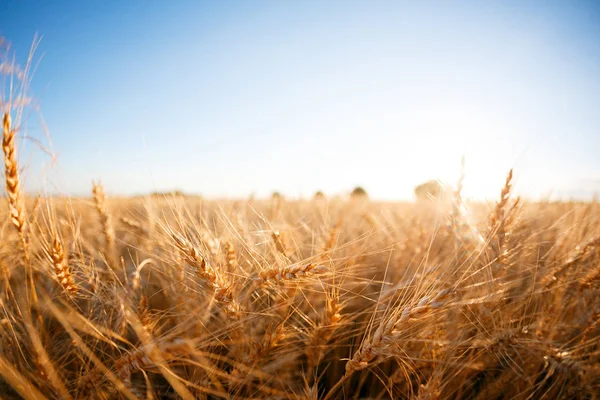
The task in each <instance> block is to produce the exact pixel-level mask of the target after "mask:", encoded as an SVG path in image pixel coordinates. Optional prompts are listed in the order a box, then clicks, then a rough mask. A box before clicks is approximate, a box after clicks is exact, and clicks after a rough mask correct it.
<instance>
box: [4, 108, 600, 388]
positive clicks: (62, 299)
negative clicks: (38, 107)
mask: <svg viewBox="0 0 600 400" xmlns="http://www.w3.org/2000/svg"><path fill="white" fill-rule="evenodd" d="M3 127H4V129H3V150H4V161H5V183H6V188H7V193H8V197H7V199H6V200H4V201H2V202H1V204H0V210H1V213H2V217H1V218H2V229H1V230H0V232H1V235H2V244H1V247H0V286H1V289H0V301H1V303H0V396H1V397H2V398H5V399H9V398H27V399H42V398H51V399H58V398H62V399H69V398H93V399H118V398H128V399H134V398H142V399H161V398H183V399H194V398H215V399H216V398H240V399H250V398H255V399H261V398H264V399H267V398H268V399H386V398H400V399H493V398H506V399H509V398H510V399H538V398H582V399H588V398H589V399H592V398H597V394H598V393H599V392H600V364H599V361H600V347H599V339H600V325H599V323H598V322H599V316H600V291H599V286H600V255H599V251H600V206H599V205H598V204H597V203H551V202H544V203H528V202H525V201H521V200H520V199H518V198H516V197H515V196H513V195H512V194H511V185H512V171H511V172H510V173H509V174H508V176H507V180H506V182H504V183H503V182H498V200H497V202H495V203H489V204H483V203H482V204H465V203H464V202H463V201H462V199H461V194H460V186H461V185H460V182H459V184H458V185H457V189H456V190H455V191H454V192H453V193H451V194H449V196H441V197H439V198H433V197H432V198H429V199H422V200H420V201H417V202H415V203H403V204H400V203H398V204H394V203H379V202H375V201H370V200H369V199H368V198H367V197H365V196H355V197H352V198H341V197H340V198H333V199H327V198H324V197H323V196H319V197H316V198H315V199H312V200H294V201H287V200H286V199H284V198H282V197H278V196H276V197H273V198H272V199H270V200H254V199H249V200H238V201H233V200H231V201H229V200H223V201H207V200H203V199H201V198H199V197H191V196H189V197H186V196H181V195H152V196H146V197H138V198H131V199H125V198H111V197H107V196H106V195H105V189H104V188H103V186H102V185H101V184H100V183H96V184H94V185H93V187H90V196H89V198H66V197H50V198H31V197H27V196H26V195H25V194H24V192H23V191H22V189H21V184H20V176H19V173H20V170H19V168H18V161H17V157H16V154H15V148H16V147H15V143H14V141H15V135H14V130H13V129H12V127H11V125H10V118H9V117H8V115H6V116H5V118H4V125H3Z"/></svg>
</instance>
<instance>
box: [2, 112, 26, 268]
mask: <svg viewBox="0 0 600 400" xmlns="http://www.w3.org/2000/svg"><path fill="white" fill-rule="evenodd" d="M15 137H16V132H15V130H14V129H13V128H12V127H11V120H10V114H9V113H4V119H3V124H2V150H3V151H4V173H5V181H6V194H7V195H8V206H9V210H10V221H11V223H12V225H13V226H14V227H15V228H16V230H17V232H18V234H19V238H20V240H21V244H22V246H23V254H24V257H25V259H26V260H28V259H29V243H28V238H27V225H26V218H25V203H24V201H23V193H22V192H21V181H20V178H19V164H18V161H17V147H16V144H15Z"/></svg>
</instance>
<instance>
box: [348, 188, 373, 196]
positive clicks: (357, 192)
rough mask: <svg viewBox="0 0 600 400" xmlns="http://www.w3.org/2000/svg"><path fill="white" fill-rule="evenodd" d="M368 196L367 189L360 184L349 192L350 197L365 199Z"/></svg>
mask: <svg viewBox="0 0 600 400" xmlns="http://www.w3.org/2000/svg"><path fill="white" fill-rule="evenodd" d="M368 197H369V195H368V194H367V191H366V190H365V189H363V188H362V187H360V186H357V187H355V188H354V190H352V193H350V198H351V199H366V198H368Z"/></svg>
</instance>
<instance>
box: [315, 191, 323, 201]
mask: <svg viewBox="0 0 600 400" xmlns="http://www.w3.org/2000/svg"><path fill="white" fill-rule="evenodd" d="M314 199H315V200H325V195H324V194H323V192H321V191H318V192H317V193H315V197H314Z"/></svg>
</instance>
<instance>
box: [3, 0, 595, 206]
mask: <svg viewBox="0 0 600 400" xmlns="http://www.w3.org/2000/svg"><path fill="white" fill-rule="evenodd" d="M36 33H38V34H40V35H42V41H41V43H40V46H39V48H38V51H37V53H36V54H37V58H36V59H37V60H39V66H38V67H37V70H36V72H35V75H34V77H33V83H32V88H31V94H32V95H33V96H34V97H35V99H36V100H37V102H38V103H39V106H40V107H41V112H42V114H43V116H44V118H45V121H46V123H47V126H48V128H49V131H50V134H51V137H52V140H53V148H54V151H55V152H56V153H57V154H58V166H56V165H54V164H52V165H50V163H49V159H48V158H47V157H45V156H43V154H40V153H41V152H40V151H39V150H37V149H36V146H34V145H33V144H31V143H28V144H27V145H26V147H25V148H24V149H22V152H21V155H22V157H23V158H24V161H25V162H27V163H28V166H29V168H26V170H25V174H26V182H27V187H28V188H29V190H36V189H39V188H43V187H44V186H45V187H46V189H47V190H48V191H49V192H57V191H58V192H61V193H69V194H82V193H89V192H90V190H91V180H92V179H101V180H102V181H103V183H104V185H105V187H106V189H107V191H108V192H109V193H113V194H116V193H120V194H134V193H144V192H149V191H162V190H174V189H180V190H183V191H186V192H191V193H201V194H203V195H205V196H209V197H219V196H236V197H238V196H246V195H248V194H250V193H255V194H256V195H258V196H262V195H267V194H269V193H271V192H272V191H274V190H278V191H280V192H282V193H284V194H286V195H289V196H300V195H304V196H309V195H311V194H312V193H314V192H315V191H316V190H319V189H320V190H323V191H325V193H336V192H343V191H348V190H350V189H351V188H352V187H354V186H355V185H362V186H364V187H365V188H366V189H367V191H368V192H369V193H370V194H371V196H372V197H376V198H381V199H395V198H398V199H402V198H410V196H411V195H412V190H413V187H414V186H415V185H416V184H418V183H421V182H422V181H424V180H427V179H431V178H441V179H444V180H448V181H450V182H452V181H455V180H456V178H457V176H458V171H459V165H460V158H461V156H462V155H463V154H465V156H466V173H467V175H466V182H465V185H466V186H465V192H466V193H467V194H468V195H471V196H474V197H483V196H486V197H495V196H497V195H498V193H499V190H500V188H501V186H502V184H503V180H504V176H505V174H506V172H507V171H508V170H509V169H510V168H512V167H514V168H515V173H516V178H517V186H518V189H519V191H520V192H521V193H523V194H526V195H529V196H533V197H536V196H540V195H547V194H549V193H554V194H555V195H557V196H576V197H590V196H591V195H592V193H594V192H600V2H598V1H579V0H564V1H491V0H490V1H366V0H365V1H294V2H291V1H283V0H281V1H279V0H277V1H276V0H271V1H210V2H208V1H179V0H178V1H51V2H47V1H16V0H8V1H7V0H4V2H3V5H2V10H1V14H0V35H2V36H4V37H5V38H6V39H7V40H8V41H9V42H10V43H11V44H12V49H13V50H14V51H16V53H17V58H18V60H19V61H20V62H24V60H25V58H26V56H27V53H28V50H29V47H30V46H31V43H32V40H33V38H34V35H35V34H36ZM28 115H29V116H28V117H27V118H26V120H25V126H24V129H25V131H24V132H26V133H27V134H28V135H31V136H32V137H35V138H37V139H40V140H43V141H45V136H44V133H43V131H42V130H41V129H40V122H39V117H38V116H37V115H36V114H35V113H31V114H28ZM45 142H46V141H45ZM40 168H41V169H42V170H43V171H44V173H42V174H40V173H39V172H38V170H39V169H40Z"/></svg>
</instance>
